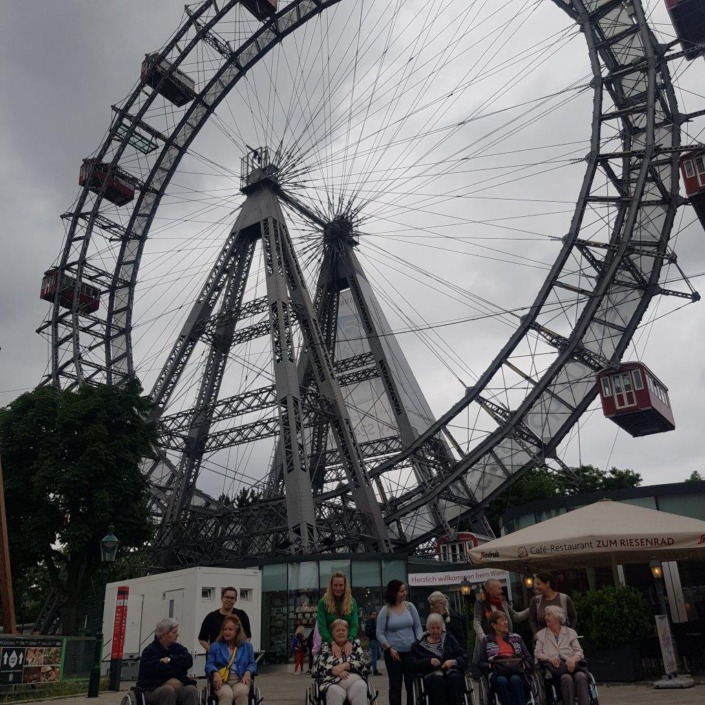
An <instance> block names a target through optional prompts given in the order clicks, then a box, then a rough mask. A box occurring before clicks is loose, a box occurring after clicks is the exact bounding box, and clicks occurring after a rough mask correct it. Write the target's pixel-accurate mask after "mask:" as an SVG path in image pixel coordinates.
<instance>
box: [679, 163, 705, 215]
mask: <svg viewBox="0 0 705 705" xmlns="http://www.w3.org/2000/svg"><path fill="white" fill-rule="evenodd" d="M680 165H681V175H682V177H683V184H684V186H685V193H686V196H688V198H689V199H690V203H691V205H692V206H693V209H694V210H695V213H696V214H697V216H698V218H699V219H700V222H701V223H702V226H703V227H704V228H705V149H698V150H695V151H693V152H686V153H685V154H684V155H683V156H681V158H680Z"/></svg>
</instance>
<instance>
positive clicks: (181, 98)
mask: <svg viewBox="0 0 705 705" xmlns="http://www.w3.org/2000/svg"><path fill="white" fill-rule="evenodd" d="M140 75H141V77H142V80H143V81H144V82H145V83H146V84H147V85H148V86H150V87H151V88H153V89H154V90H155V91H156V92H157V93H159V94H160V95H163V96H164V97H165V98H166V99H167V100H168V101H170V102H172V103H173V104H174V105H176V106H178V107H181V106H182V105H186V103H189V102H190V101H192V100H193V99H194V97H195V96H196V92H195V90H196V82H195V81H194V80H193V79H192V78H191V76H189V75H188V74H185V73H184V72H183V71H180V70H179V69H173V68H172V67H171V62H169V61H167V60H166V59H160V58H159V53H158V52H156V53H154V54H147V55H146V56H145V57H144V61H143V62H142V72H141V74H140Z"/></svg>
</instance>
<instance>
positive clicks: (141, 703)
mask: <svg viewBox="0 0 705 705" xmlns="http://www.w3.org/2000/svg"><path fill="white" fill-rule="evenodd" d="M120 705H145V700H144V693H143V692H142V691H139V690H136V689H135V688H134V687H132V688H130V690H128V691H127V692H126V693H125V695H123V696H122V700H121V701H120Z"/></svg>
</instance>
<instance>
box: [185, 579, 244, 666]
mask: <svg viewBox="0 0 705 705" xmlns="http://www.w3.org/2000/svg"><path fill="white" fill-rule="evenodd" d="M220 599H221V602H222V607H221V608H220V609H219V610H215V611H213V612H209V613H208V614H207V615H206V618H205V619H204V620H203V624H202V625H201V631H200V632H198V643H199V644H200V645H201V646H202V647H203V648H204V649H205V650H206V652H208V650H209V649H210V645H211V644H212V643H213V642H214V641H215V640H216V639H217V638H218V634H220V630H221V628H222V626H223V620H224V619H225V618H226V617H227V616H228V615H229V614H234V615H235V616H237V617H238V619H239V620H240V623H241V624H242V628H243V629H244V630H245V636H247V638H248V639H251V638H252V632H251V631H250V618H249V617H248V616H247V613H246V612H245V611H244V610H239V609H236V608H235V607H234V605H235V602H236V601H237V590H236V589H235V588H234V587H226V588H223V589H222V590H221V591H220Z"/></svg>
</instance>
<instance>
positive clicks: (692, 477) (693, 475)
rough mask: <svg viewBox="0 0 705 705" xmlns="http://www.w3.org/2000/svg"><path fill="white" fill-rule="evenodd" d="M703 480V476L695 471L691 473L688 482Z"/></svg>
mask: <svg viewBox="0 0 705 705" xmlns="http://www.w3.org/2000/svg"><path fill="white" fill-rule="evenodd" d="M702 479H703V476H702V475H701V474H700V473H699V472H698V471H697V470H693V472H691V473H690V477H689V478H688V479H687V480H686V482H700V481H701V480H702Z"/></svg>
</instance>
